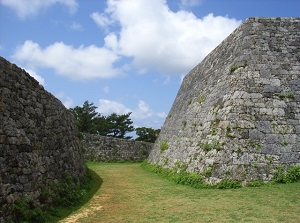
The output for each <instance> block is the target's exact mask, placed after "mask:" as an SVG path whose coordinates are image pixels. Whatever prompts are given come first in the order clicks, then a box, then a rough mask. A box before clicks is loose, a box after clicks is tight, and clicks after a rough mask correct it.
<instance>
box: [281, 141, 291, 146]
mask: <svg viewBox="0 0 300 223" xmlns="http://www.w3.org/2000/svg"><path fill="white" fill-rule="evenodd" d="M288 144H289V143H288V142H287V141H283V142H282V143H281V145H282V146H287V145H288Z"/></svg>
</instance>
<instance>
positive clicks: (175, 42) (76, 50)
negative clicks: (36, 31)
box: [0, 0, 240, 81]
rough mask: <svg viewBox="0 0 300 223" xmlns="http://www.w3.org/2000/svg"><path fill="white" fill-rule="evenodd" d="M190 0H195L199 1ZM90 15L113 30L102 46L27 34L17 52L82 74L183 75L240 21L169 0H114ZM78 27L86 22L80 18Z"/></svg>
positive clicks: (23, 59)
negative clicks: (45, 42) (174, 7)
mask: <svg viewBox="0 0 300 223" xmlns="http://www.w3.org/2000/svg"><path fill="white" fill-rule="evenodd" d="M0 1H1V0H0ZM3 2H8V1H7V0H2V3H3ZM12 2H15V3H16V2H17V3H19V5H22V4H24V3H20V2H23V1H17V0H13V1H12ZM34 2H35V1H34ZM38 2H44V1H38ZM45 2H48V3H49V4H50V3H51V4H54V3H61V4H63V2H64V4H66V5H67V6H71V5H72V3H74V4H75V3H76V1H75V0H68V1H63V0H47V1H45ZM196 2H198V1H195V2H194V3H196ZM185 3H186V4H194V3H193V1H186V2H185ZM36 4H38V3H36ZM39 4H41V5H42V3H39ZM45 4H46V3H45ZM76 4H77V3H76ZM145 5H147V7H145ZM33 8H34V6H33ZM90 16H91V18H92V19H93V20H94V21H95V22H96V24H97V25H98V26H100V27H102V28H104V29H107V31H108V34H107V35H106V36H105V38H104V45H103V46H102V47H97V46H95V45H90V46H79V47H73V46H70V45H67V44H65V43H63V42H56V43H53V44H52V45H49V46H46V47H44V48H42V47H41V46H40V45H39V44H38V43H35V42H33V41H30V40H27V41H25V42H24V43H23V44H22V45H20V46H19V47H18V48H17V50H16V52H15V54H14V55H13V58H14V59H16V60H18V62H20V63H24V64H25V65H26V67H30V68H32V69H34V68H37V67H45V68H50V69H54V70H55V71H56V73H58V74H60V75H63V76H66V77H68V78H70V79H76V80H82V79H86V80H87V79H93V78H111V77H115V76H117V75H119V74H122V73H123V72H126V71H127V70H132V69H135V70H136V71H137V72H138V73H141V74H143V73H147V72H149V71H153V70H154V71H156V72H158V73H161V74H163V75H164V76H170V75H181V74H186V73H187V72H188V71H190V70H191V68H193V67H194V66H195V65H197V64H198V63H199V62H200V61H201V60H202V59H203V58H204V57H205V56H206V55H207V54H208V53H209V52H210V51H211V50H212V49H213V48H214V47H216V46H217V45H218V44H219V43H220V42H221V41H222V40H223V39H224V38H225V37H226V36H227V35H229V34H230V33H231V32H232V31H233V29H234V28H236V27H237V26H238V25H239V24H240V21H237V20H235V19H229V18H227V17H222V16H214V15H213V14H209V15H207V16H205V17H203V18H201V19H200V18H197V17H196V16H195V15H194V14H193V13H191V12H188V11H185V10H180V11H178V12H173V11H171V10H170V8H169V7H168V5H167V1H165V0H152V1H149V0H139V1H136V0H122V1H118V0H108V1H107V8H106V9H105V10H104V12H102V13H97V12H95V13H93V14H91V15H90ZM73 28H74V29H80V28H82V27H81V26H80V24H77V23H74V24H73ZM116 62H118V63H116ZM117 64H118V66H119V67H116V65H117ZM166 81H168V79H167V80H166Z"/></svg>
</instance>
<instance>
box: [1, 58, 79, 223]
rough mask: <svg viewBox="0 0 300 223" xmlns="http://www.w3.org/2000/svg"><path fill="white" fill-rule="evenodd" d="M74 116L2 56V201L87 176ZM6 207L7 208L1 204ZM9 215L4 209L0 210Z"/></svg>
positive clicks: (33, 195) (10, 201)
mask: <svg viewBox="0 0 300 223" xmlns="http://www.w3.org/2000/svg"><path fill="white" fill-rule="evenodd" d="M77 136H78V133H77V130H76V127H75V126H74V125H73V116H72V115H71V113H70V112H69V111H68V110H67V109H66V108H65V107H64V106H63V104H62V103H61V102H60V101H59V100H58V99H56V98H55V97H54V96H53V95H51V94H50V93H49V92H47V91H45V90H44V88H43V87H42V86H41V85H39V83H38V82H37V81H36V80H35V79H34V78H32V77H31V76H30V75H28V74H27V73H26V72H25V71H24V70H22V69H21V68H19V67H17V66H16V65H14V64H11V63H9V62H8V61H6V60H5V59H4V58H0V206H1V207H4V206H7V205H8V206H9V205H11V204H13V203H14V202H15V201H16V200H18V199H20V198H26V199H28V200H31V201H33V202H34V203H40V196H41V194H42V192H43V191H45V190H47V189H48V188H49V187H51V186H53V185H55V184H58V185H59V183H60V182H62V181H63V180H64V177H65V176H66V175H68V176H71V177H73V178H75V179H77V180H79V181H81V180H83V178H84V177H85V166H84V157H83V151H82V149H81V148H80V144H79V140H78V138H77ZM1 210H2V209H1ZM1 210H0V222H1V217H2V220H3V217H4V219H5V213H1Z"/></svg>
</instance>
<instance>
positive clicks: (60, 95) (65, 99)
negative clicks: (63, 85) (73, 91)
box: [55, 92, 74, 109]
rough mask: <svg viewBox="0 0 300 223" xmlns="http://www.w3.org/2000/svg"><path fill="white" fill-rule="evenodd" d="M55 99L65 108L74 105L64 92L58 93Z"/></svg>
mask: <svg viewBox="0 0 300 223" xmlns="http://www.w3.org/2000/svg"><path fill="white" fill-rule="evenodd" d="M55 97H57V98H58V99H59V100H61V101H62V103H63V104H64V106H65V107H66V108H68V109H69V108H71V107H72V106H73V104H74V101H73V99H72V98H71V97H69V96H66V95H65V93H64V92H59V93H57V94H56V95H55Z"/></svg>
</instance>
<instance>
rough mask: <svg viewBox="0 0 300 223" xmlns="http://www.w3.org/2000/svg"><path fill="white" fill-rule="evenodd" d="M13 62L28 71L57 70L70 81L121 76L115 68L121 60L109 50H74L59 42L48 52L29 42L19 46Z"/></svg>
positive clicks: (88, 47) (91, 46) (93, 48)
mask: <svg viewBox="0 0 300 223" xmlns="http://www.w3.org/2000/svg"><path fill="white" fill-rule="evenodd" d="M13 59H15V60H17V61H19V62H24V63H26V65H27V66H28V67H32V68H33V69H34V68H36V67H45V68H51V69H54V70H55V71H56V72H57V73H58V74H60V75H63V76H66V77H68V78H70V79H74V80H80V79H92V78H109V77H113V76H115V75H117V74H119V73H120V71H119V70H118V69H115V68H114V67H113V64H114V63H115V62H116V61H117V60H118V56H117V55H116V54H114V53H112V52H111V51H110V50H108V49H106V48H99V47H97V46H95V45H90V46H87V47H85V46H80V47H78V48H74V47H73V46H70V45H66V44H64V43H63V42H56V43H54V44H52V45H50V46H48V47H46V48H41V47H40V46H39V44H38V43H35V42H33V41H30V40H27V41H25V42H24V44H22V45H20V46H18V48H17V50H16V52H15V54H14V55H13Z"/></svg>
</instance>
